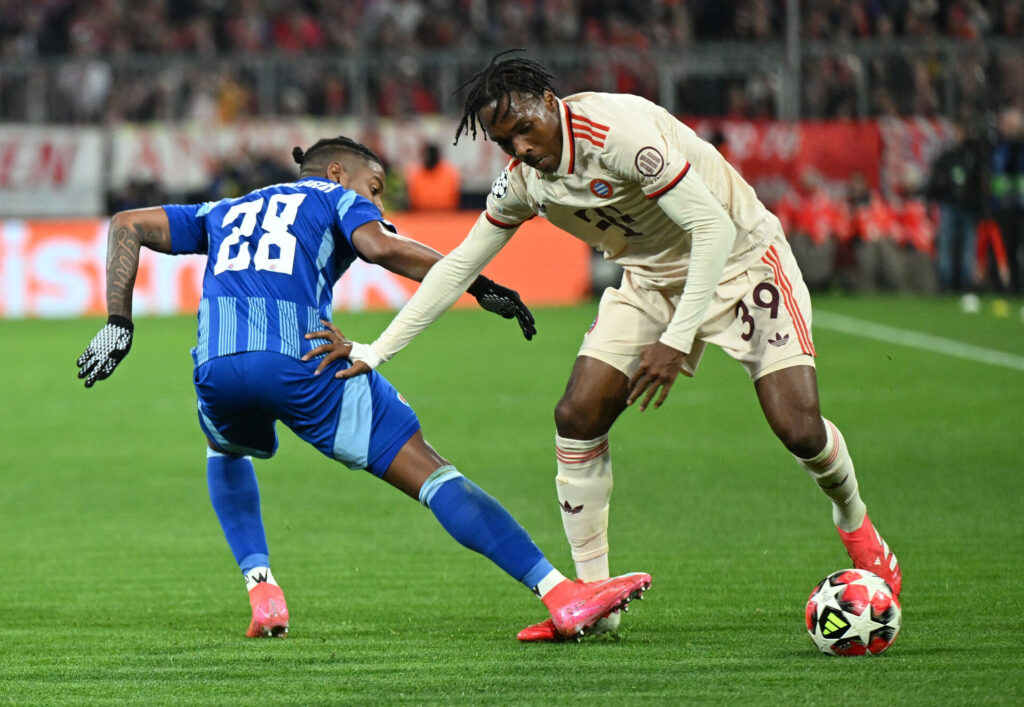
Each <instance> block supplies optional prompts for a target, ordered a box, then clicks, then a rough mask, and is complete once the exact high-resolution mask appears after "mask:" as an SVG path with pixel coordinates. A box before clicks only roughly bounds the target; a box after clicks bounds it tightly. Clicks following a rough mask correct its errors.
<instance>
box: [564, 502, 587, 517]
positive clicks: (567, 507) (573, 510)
mask: <svg viewBox="0 0 1024 707" xmlns="http://www.w3.org/2000/svg"><path fill="white" fill-rule="evenodd" d="M560 508H561V509H562V510H563V511H565V512H566V513H568V514H569V515H576V514H577V513H579V512H580V511H582V510H583V504H582V503H581V504H580V505H578V506H574V505H572V504H571V503H569V502H568V501H565V502H564V503H562V505H561V506H560Z"/></svg>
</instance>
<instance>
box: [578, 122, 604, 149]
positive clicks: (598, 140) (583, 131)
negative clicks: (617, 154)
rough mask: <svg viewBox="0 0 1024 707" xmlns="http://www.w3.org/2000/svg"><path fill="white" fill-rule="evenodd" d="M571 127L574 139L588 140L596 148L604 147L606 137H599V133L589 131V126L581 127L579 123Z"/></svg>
mask: <svg viewBox="0 0 1024 707" xmlns="http://www.w3.org/2000/svg"><path fill="white" fill-rule="evenodd" d="M572 127H573V131H574V132H573V134H574V135H575V136H576V137H579V138H583V139H584V140H589V141H590V142H592V143H593V144H594V145H596V146H597V147H604V139H605V137H606V136H605V135H601V134H600V133H595V132H592V129H591V127H590V126H589V125H581V124H579V123H573V124H572Z"/></svg>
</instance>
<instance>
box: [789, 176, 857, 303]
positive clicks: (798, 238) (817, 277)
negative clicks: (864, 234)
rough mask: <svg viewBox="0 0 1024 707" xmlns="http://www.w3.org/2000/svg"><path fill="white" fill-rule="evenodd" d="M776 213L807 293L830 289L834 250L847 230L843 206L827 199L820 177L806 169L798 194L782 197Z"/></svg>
mask: <svg viewBox="0 0 1024 707" xmlns="http://www.w3.org/2000/svg"><path fill="white" fill-rule="evenodd" d="M775 213H776V215H777V216H778V217H779V220H780V221H781V222H782V227H783V230H784V231H785V233H786V235H787V237H788V239H789V242H790V245H791V247H792V248H793V256H794V257H795V258H796V260H797V262H798V263H799V265H800V271H801V272H802V273H803V276H804V282H806V283H807V287H808V289H811V290H824V289H828V288H829V287H831V286H832V285H833V284H834V283H835V275H836V270H835V268H836V255H837V248H838V247H839V244H840V241H841V240H842V239H843V238H844V237H845V234H846V232H847V231H848V229H849V214H848V212H847V209H846V207H845V205H844V204H843V203H842V202H841V201H840V200H838V199H834V198H833V197H832V196H831V195H829V193H828V192H827V191H826V190H825V188H824V185H823V183H822V179H821V175H819V174H818V173H817V172H816V171H815V170H813V169H805V170H804V171H803V173H802V174H801V175H800V185H799V191H797V192H792V193H790V194H787V195H786V196H785V197H783V199H782V200H781V201H780V202H779V203H778V204H777V205H776V207H775Z"/></svg>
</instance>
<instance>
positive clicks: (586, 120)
mask: <svg viewBox="0 0 1024 707" xmlns="http://www.w3.org/2000/svg"><path fill="white" fill-rule="evenodd" d="M573 119H574V120H582V121H583V122H584V123H587V124H589V125H590V126H591V127H594V128H597V129H598V130H603V131H604V132H606V133H607V132H608V131H609V130H611V128H609V127H608V126H607V125H601V124H600V123H597V122H595V121H593V120H591V119H590V118H584V117H583V116H582V115H574V116H573Z"/></svg>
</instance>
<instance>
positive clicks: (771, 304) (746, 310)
mask: <svg viewBox="0 0 1024 707" xmlns="http://www.w3.org/2000/svg"><path fill="white" fill-rule="evenodd" d="M751 299H752V300H753V302H754V306H756V307H760V308H761V309H766V310H768V316H769V318H771V319H777V318H778V316H779V299H780V297H779V290H778V288H776V287H775V285H773V284H771V283H769V282H762V283H760V284H758V285H757V287H755V288H754V290H753V292H751ZM735 311H736V317H737V319H739V320H740V322H741V323H742V324H743V325H744V326H745V327H746V329H745V330H744V331H743V333H742V334H740V338H742V339H743V340H744V341H750V340H751V339H752V338H753V337H754V317H753V316H752V315H751V313H750V307H748V306H747V303H746V302H744V301H743V300H740V301H739V302H737V303H736V310H735Z"/></svg>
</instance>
